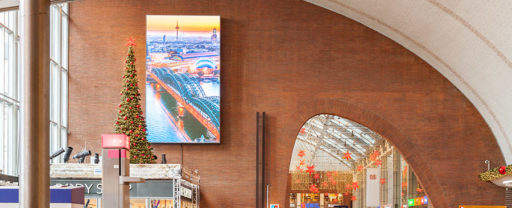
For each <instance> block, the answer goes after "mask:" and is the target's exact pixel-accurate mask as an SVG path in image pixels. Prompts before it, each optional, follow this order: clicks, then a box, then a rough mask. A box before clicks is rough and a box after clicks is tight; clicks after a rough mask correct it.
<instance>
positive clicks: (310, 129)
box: [290, 114, 383, 172]
mask: <svg viewBox="0 0 512 208" xmlns="http://www.w3.org/2000/svg"><path fill="white" fill-rule="evenodd" d="M382 141H383V138H382V136H380V135H379V134H377V133H375V132H373V131H372V130H370V129H368V128H367V127H365V126H362V125H360V124H358V123H356V122H353V121H350V120H348V119H344V118H341V117H339V116H335V115H328V114H321V115H317V116H314V117H312V118H311V119H309V120H308V121H307V122H306V123H305V124H304V126H303V127H302V129H301V130H300V132H299V134H298V135H297V140H296V142H295V147H294V149H293V154H292V160H291V164H290V172H292V171H298V166H300V164H301V161H302V163H304V164H315V169H316V170H325V171H329V170H341V171H343V170H347V171H348V170H352V169H353V168H354V163H355V162H356V161H358V160H361V159H364V158H365V157H366V156H367V155H368V153H369V151H371V150H373V148H374V146H376V145H378V144H380V143H381V142H382ZM301 152H302V153H303V156H300V155H301V154H300V153H301ZM346 152H349V153H350V156H351V157H352V159H349V160H347V159H344V156H345V153H346Z"/></svg>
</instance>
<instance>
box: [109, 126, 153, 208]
mask: <svg viewBox="0 0 512 208" xmlns="http://www.w3.org/2000/svg"><path fill="white" fill-rule="evenodd" d="M101 145H102V148H103V160H102V169H103V170H102V173H103V177H102V179H101V185H102V189H103V199H102V200H103V206H104V207H113V208H114V207H115V208H117V207H119V208H128V207H129V206H130V188H129V184H130V183H142V182H144V179H142V178H134V177H129V175H130V157H129V151H128V150H130V138H129V137H128V136H126V135H125V134H103V135H101Z"/></svg>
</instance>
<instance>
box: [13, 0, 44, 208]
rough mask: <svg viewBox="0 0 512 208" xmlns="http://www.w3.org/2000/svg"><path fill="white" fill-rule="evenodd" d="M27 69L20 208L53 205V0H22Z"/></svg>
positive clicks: (24, 57) (25, 76) (42, 207)
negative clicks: (51, 148) (51, 164)
mask: <svg viewBox="0 0 512 208" xmlns="http://www.w3.org/2000/svg"><path fill="white" fill-rule="evenodd" d="M20 12H21V18H22V21H23V24H22V25H23V27H22V33H21V34H22V35H21V41H22V42H21V44H22V50H21V52H22V54H23V55H22V56H21V57H22V66H23V68H24V70H23V72H24V76H23V78H24V81H23V83H24V90H25V93H24V97H23V103H24V105H23V109H24V111H23V112H24V113H23V114H24V115H23V116H24V117H23V118H24V120H23V134H24V135H23V144H22V147H23V149H22V154H23V159H22V161H23V162H22V164H23V168H22V170H21V172H22V173H21V177H20V188H21V190H20V193H21V197H22V198H21V200H20V202H21V207H37V208H48V207H49V206H50V160H49V155H50V150H49V149H50V132H49V129H50V113H49V109H50V104H49V97H50V94H49V92H50V84H49V82H50V71H49V68H50V56H49V54H50V31H49V28H50V15H49V12H50V0H22V1H21V2H20Z"/></svg>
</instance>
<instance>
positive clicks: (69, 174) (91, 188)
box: [50, 163, 200, 208]
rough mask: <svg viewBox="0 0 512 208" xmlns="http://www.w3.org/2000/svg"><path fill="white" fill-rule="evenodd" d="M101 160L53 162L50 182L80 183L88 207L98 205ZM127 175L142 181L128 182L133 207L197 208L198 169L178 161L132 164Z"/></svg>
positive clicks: (100, 189)
mask: <svg viewBox="0 0 512 208" xmlns="http://www.w3.org/2000/svg"><path fill="white" fill-rule="evenodd" d="M101 175H102V169H101V164H78V163H63V164H52V165H51V168H50V177H51V185H63V186H82V187H84V188H85V202H84V204H86V205H87V208H101V207H102V206H101V197H102V187H101ZM130 176H133V177H140V178H144V179H145V182H144V183H136V184H131V185H130V207H132V208H199V181H200V177H199V174H198V172H197V171H192V170H190V169H187V168H183V167H182V166H181V165H179V164H131V165H130Z"/></svg>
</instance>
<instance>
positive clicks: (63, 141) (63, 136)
mask: <svg viewBox="0 0 512 208" xmlns="http://www.w3.org/2000/svg"><path fill="white" fill-rule="evenodd" d="M66 146H68V129H67V128H61V129H60V145H59V149H60V148H62V147H66ZM59 158H60V157H59Z"/></svg>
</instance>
